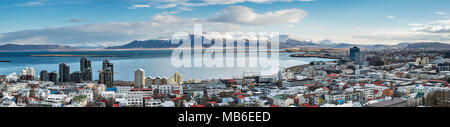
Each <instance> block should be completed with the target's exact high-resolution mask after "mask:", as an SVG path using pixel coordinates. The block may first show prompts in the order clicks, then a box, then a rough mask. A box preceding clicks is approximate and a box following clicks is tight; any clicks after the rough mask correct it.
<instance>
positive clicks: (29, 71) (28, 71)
mask: <svg viewBox="0 0 450 127" xmlns="http://www.w3.org/2000/svg"><path fill="white" fill-rule="evenodd" d="M34 74H35V72H34V68H32V67H30V68H28V67H27V68H25V69H23V70H22V71H21V72H20V79H22V80H33V79H34Z"/></svg>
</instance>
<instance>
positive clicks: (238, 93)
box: [233, 92, 242, 95]
mask: <svg viewBox="0 0 450 127" xmlns="http://www.w3.org/2000/svg"><path fill="white" fill-rule="evenodd" d="M241 94H242V92H235V93H233V95H241Z"/></svg>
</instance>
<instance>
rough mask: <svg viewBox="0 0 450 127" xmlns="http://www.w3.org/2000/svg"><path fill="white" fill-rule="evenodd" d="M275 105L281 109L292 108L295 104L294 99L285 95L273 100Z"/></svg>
mask: <svg viewBox="0 0 450 127" xmlns="http://www.w3.org/2000/svg"><path fill="white" fill-rule="evenodd" d="M273 104H274V105H278V106H280V107H290V106H291V105H292V104H295V103H294V99H291V98H289V97H287V96H285V95H277V96H275V97H274V98H273Z"/></svg>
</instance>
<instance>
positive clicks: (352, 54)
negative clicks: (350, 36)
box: [350, 47, 360, 61]
mask: <svg viewBox="0 0 450 127" xmlns="http://www.w3.org/2000/svg"><path fill="white" fill-rule="evenodd" d="M359 52H360V50H359V48H358V47H353V48H350V60H351V61H355V55H356V53H359Z"/></svg>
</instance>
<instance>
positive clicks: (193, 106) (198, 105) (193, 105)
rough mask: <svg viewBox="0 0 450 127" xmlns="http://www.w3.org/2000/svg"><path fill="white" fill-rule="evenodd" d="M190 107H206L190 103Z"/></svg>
mask: <svg viewBox="0 0 450 127" xmlns="http://www.w3.org/2000/svg"><path fill="white" fill-rule="evenodd" d="M191 107H197V108H198V107H206V105H191Z"/></svg>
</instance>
